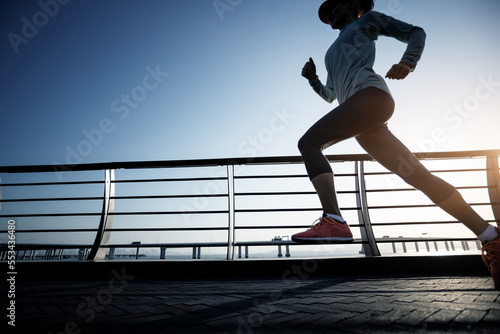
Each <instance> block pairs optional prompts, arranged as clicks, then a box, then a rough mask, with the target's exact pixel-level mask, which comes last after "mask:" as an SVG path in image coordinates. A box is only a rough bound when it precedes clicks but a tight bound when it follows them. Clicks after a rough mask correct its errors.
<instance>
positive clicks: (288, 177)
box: [234, 174, 356, 180]
mask: <svg viewBox="0 0 500 334" xmlns="http://www.w3.org/2000/svg"><path fill="white" fill-rule="evenodd" d="M347 176H349V177H354V176H356V175H355V174H335V177H347ZM306 177H308V176H307V174H296V175H290V174H289V175H242V176H235V177H234V178H235V179H236V180H243V179H293V178H306Z"/></svg>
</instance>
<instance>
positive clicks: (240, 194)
mask: <svg viewBox="0 0 500 334" xmlns="http://www.w3.org/2000/svg"><path fill="white" fill-rule="evenodd" d="M356 193H358V192H357V191H356V190H340V191H337V194H356ZM234 195H235V196H281V195H316V192H315V191H287V192H279V191H278V192H245V193H243V192H242V193H235V194H234Z"/></svg>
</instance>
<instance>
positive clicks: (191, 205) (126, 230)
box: [0, 150, 500, 260]
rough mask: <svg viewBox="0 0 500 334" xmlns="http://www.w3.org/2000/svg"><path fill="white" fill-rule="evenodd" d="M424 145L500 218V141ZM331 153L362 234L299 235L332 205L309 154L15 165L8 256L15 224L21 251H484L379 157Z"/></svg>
mask: <svg viewBox="0 0 500 334" xmlns="http://www.w3.org/2000/svg"><path fill="white" fill-rule="evenodd" d="M416 155H417V157H418V158H419V159H421V160H422V161H423V162H424V164H427V165H428V168H429V169H430V170H431V171H432V172H433V173H435V174H436V175H438V174H439V176H440V177H443V178H444V179H447V180H449V181H450V183H452V184H453V185H456V186H457V189H459V191H460V192H462V194H463V195H464V197H465V198H466V200H468V201H469V203H470V204H471V205H472V206H473V207H474V208H475V209H476V210H477V211H478V212H479V213H480V214H481V215H482V216H483V217H484V218H485V219H486V220H487V221H488V222H489V223H492V224H499V223H500V174H499V156H500V150H485V151H466V152H433V153H417V154H416ZM327 158H328V159H329V160H330V162H331V164H332V167H333V169H334V171H335V174H336V187H337V191H338V194H339V201H340V205H341V209H342V212H343V214H345V216H346V217H347V220H348V222H349V224H350V226H351V227H352V230H353V234H354V236H355V240H354V242H353V243H352V244H348V245H346V244H338V245H337V244H330V245H316V246H311V245H298V244H295V243H293V242H292V241H290V240H289V239H290V238H289V236H290V235H292V234H293V233H296V232H299V231H301V230H303V229H305V228H308V227H309V226H310V224H311V223H313V221H314V219H315V218H317V217H319V216H320V215H321V209H320V207H319V201H318V200H317V198H316V195H315V192H314V190H313V189H312V187H311V185H310V182H309V180H308V178H307V175H306V174H305V169H304V166H303V165H302V161H301V158H300V157H297V156H293V157H262V158H234V159H206V160H183V161H149V162H122V163H95V164H81V165H73V166H69V165H44V166H4V167H0V191H1V192H0V196H1V198H0V205H1V206H0V222H1V226H2V230H1V231H0V260H6V258H7V254H8V252H9V250H10V251H12V250H13V249H12V248H13V247H11V248H10V249H9V243H8V240H9V236H10V235H13V231H12V230H13V229H14V230H15V240H16V242H15V252H16V258H17V259H18V260H34V259H43V260H62V259H75V260H76V259H78V260H113V259H117V258H120V257H126V258H136V259H139V258H140V259H144V258H158V259H169V258H178V257H179V256H181V257H182V256H184V257H186V256H187V257H189V258H193V259H201V258H221V257H223V258H225V259H227V260H236V259H243V258H251V257H259V258H265V257H268V258H271V257H276V256H278V257H283V256H284V257H290V256H292V257H311V256H314V257H317V256H325V257H336V256H368V257H375V256H384V255H389V254H394V253H418V254H419V255H426V254H434V253H436V252H447V253H450V252H458V251H460V252H478V250H479V244H478V243H477V242H476V238H475V237H474V236H473V235H472V234H471V233H470V232H469V231H468V230H467V229H465V227H463V226H462V225H461V224H459V223H458V222H457V221H454V220H453V219H452V218H450V217H449V216H446V214H444V213H443V212H441V211H440V210H438V208H437V207H436V206H435V205H434V204H433V203H431V202H430V201H429V200H428V199H426V198H425V197H423V195H422V194H420V193H419V192H418V191H415V190H414V189H412V188H411V187H409V186H408V185H406V184H404V183H403V182H402V181H401V180H400V179H398V178H397V177H395V176H394V175H393V174H391V173H390V172H388V171H387V170H385V169H383V168H382V167H381V166H380V165H378V164H377V163H376V162H374V161H372V159H371V157H370V156H368V155H365V154H351V155H329V156H328V157H327ZM410 167H411V166H410ZM11 244H12V243H11ZM146 250H149V254H145V252H146ZM186 250H187V251H186ZM120 252H121V253H120ZM186 252H187V254H188V255H185V254H186ZM179 254H184V255H179ZM146 255H148V256H147V257H146Z"/></svg>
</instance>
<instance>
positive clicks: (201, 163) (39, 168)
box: [0, 150, 500, 173]
mask: <svg viewBox="0 0 500 334" xmlns="http://www.w3.org/2000/svg"><path fill="white" fill-rule="evenodd" d="M415 155H416V156H417V158H419V159H422V160H428V159H452V158H475V157H487V156H499V155H500V150H476V151H457V152H426V153H415ZM327 159H328V160H329V161H330V162H347V161H373V158H372V157H370V156H369V155H368V154H344V155H328V156H327ZM293 163H302V158H301V157H300V156H282V157H252V158H221V159H200V160H174V161H131V162H107V163H89V164H79V165H25V166H2V167H0V173H43V172H65V171H91V170H105V169H154V168H179V167H210V166H226V165H260V164H293Z"/></svg>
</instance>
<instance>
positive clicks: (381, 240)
mask: <svg viewBox="0 0 500 334" xmlns="http://www.w3.org/2000/svg"><path fill="white" fill-rule="evenodd" d="M376 241H377V242H378V243H399V242H405V243H406V242H446V241H457V242H458V241H471V242H474V241H477V239H476V238H376ZM359 243H363V242H362V240H361V239H354V242H350V243H348V244H359ZM334 244H336V243H328V244H325V245H334ZM342 244H344V245H345V243H342ZM244 245H248V246H278V245H308V244H302V243H296V242H294V241H291V240H280V241H241V242H235V243H234V246H244ZM91 247H92V246H91V245H74V244H73V245H65V244H62V245H56V244H16V249H18V250H25V249H26V250H27V249H38V250H43V249H80V248H91ZM102 247H103V248H161V247H166V248H192V247H227V243H226V242H212V243H160V244H138V245H133V244H111V245H109V244H108V245H102ZM7 248H8V245H6V244H0V249H7Z"/></svg>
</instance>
